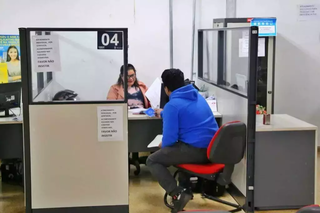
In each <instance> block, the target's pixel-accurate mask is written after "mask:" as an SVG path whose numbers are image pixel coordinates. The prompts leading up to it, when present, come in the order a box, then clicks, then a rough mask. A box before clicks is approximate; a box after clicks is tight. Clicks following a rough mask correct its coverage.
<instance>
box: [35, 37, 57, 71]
mask: <svg viewBox="0 0 320 213" xmlns="http://www.w3.org/2000/svg"><path fill="white" fill-rule="evenodd" d="M32 50H33V51H32V53H33V55H32V58H33V65H32V69H33V71H35V72H57V71H61V62H60V49H59V37H58V35H55V34H53V35H44V36H42V35H34V36H32Z"/></svg>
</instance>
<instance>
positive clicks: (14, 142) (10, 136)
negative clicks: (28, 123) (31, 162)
mask: <svg viewBox="0 0 320 213" xmlns="http://www.w3.org/2000/svg"><path fill="white" fill-rule="evenodd" d="M12 111H13V112H14V113H15V114H16V115H17V117H9V118H0V132H1V137H0V159H13V158H21V159H22V158H23V134H22V132H23V131H22V123H23V122H22V115H21V114H22V113H20V109H13V110H12ZM21 112H22V111H21ZM0 115H4V113H0Z"/></svg>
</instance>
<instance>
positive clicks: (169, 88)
mask: <svg viewBox="0 0 320 213" xmlns="http://www.w3.org/2000/svg"><path fill="white" fill-rule="evenodd" d="M161 78H162V82H163V86H164V90H165V92H166V94H167V95H168V96H170V95H171V93H172V92H173V91H175V90H176V89H179V88H180V87H183V86H184V85H185V83H184V75H183V72H182V71H181V70H179V69H167V70H165V71H163V73H162V75H161Z"/></svg>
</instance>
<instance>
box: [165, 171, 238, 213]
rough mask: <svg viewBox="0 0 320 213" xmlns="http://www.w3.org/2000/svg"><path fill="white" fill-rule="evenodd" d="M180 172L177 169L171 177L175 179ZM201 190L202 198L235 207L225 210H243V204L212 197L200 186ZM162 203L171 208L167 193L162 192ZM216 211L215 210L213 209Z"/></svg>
mask: <svg viewBox="0 0 320 213" xmlns="http://www.w3.org/2000/svg"><path fill="white" fill-rule="evenodd" d="M180 172H183V170H182V171H181V170H179V169H178V170H177V171H176V172H175V173H174V175H173V177H174V178H175V179H176V177H177V175H178V174H179V173H180ZM201 191H202V192H201V197H202V198H207V199H209V200H212V201H215V202H218V203H222V204H224V205H227V206H231V207H234V208H235V209H232V210H230V211H227V212H239V211H241V210H244V207H243V206H240V205H238V204H234V203H230V202H228V201H225V200H222V199H220V198H217V197H213V196H211V195H208V194H206V193H205V192H204V190H203V188H202V190H201ZM163 199H164V204H165V205H166V206H167V207H168V208H169V209H171V210H172V209H173V205H172V204H171V205H170V204H169V202H168V194H167V193H165V194H164V198H163ZM192 199H193V194H192ZM208 212H210V211H208ZM215 212H216V211H215Z"/></svg>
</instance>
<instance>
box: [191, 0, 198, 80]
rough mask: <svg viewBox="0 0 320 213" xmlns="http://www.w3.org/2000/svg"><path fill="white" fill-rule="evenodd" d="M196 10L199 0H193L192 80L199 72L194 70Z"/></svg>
mask: <svg viewBox="0 0 320 213" xmlns="http://www.w3.org/2000/svg"><path fill="white" fill-rule="evenodd" d="M196 11H197V0H193V21H192V42H191V43H192V50H191V76H190V78H191V80H193V76H194V75H195V74H197V73H196V72H193V66H194V57H195V56H194V40H195V35H196Z"/></svg>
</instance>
